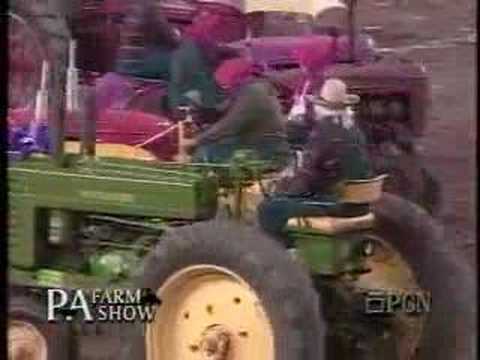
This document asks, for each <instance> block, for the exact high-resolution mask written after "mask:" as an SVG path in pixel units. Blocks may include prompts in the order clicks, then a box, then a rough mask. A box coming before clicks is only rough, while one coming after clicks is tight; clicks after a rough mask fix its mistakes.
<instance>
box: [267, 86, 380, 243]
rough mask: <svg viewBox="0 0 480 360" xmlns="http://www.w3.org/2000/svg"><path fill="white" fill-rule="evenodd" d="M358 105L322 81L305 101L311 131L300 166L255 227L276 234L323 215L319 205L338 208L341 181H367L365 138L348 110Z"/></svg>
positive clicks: (282, 184)
mask: <svg viewBox="0 0 480 360" xmlns="http://www.w3.org/2000/svg"><path fill="white" fill-rule="evenodd" d="M358 100H359V98H358V96H355V95H349V94H347V92H346V85H345V83H343V82H342V81H341V80H338V79H330V80H327V81H326V82H325V84H324V86H323V87H322V90H321V92H320V95H319V96H317V97H313V98H312V97H311V98H310V101H311V102H312V103H313V109H314V111H313V112H314V125H313V129H312V132H311V134H310V138H309V141H308V143H307V144H306V147H305V151H304V159H303V164H301V165H300V166H299V168H298V169H296V171H295V173H294V176H292V177H287V178H285V179H283V180H282V181H281V182H280V184H279V186H278V188H277V193H276V194H274V195H273V196H272V197H271V198H268V199H266V200H265V201H264V202H263V203H262V204H261V205H260V207H259V221H260V224H261V225H262V226H263V227H264V228H265V230H267V231H269V232H271V233H274V234H281V233H282V230H283V228H284V226H285V224H286V223H287V222H288V219H289V218H292V217H302V216H321V215H324V214H325V207H322V206H321V205H319V204H318V203H322V202H323V203H325V204H332V203H335V202H337V201H338V200H339V194H338V187H339V185H340V184H341V183H342V182H343V181H345V180H358V179H366V178H369V177H371V176H372V170H371V166H370V161H369V159H368V154H367V152H366V148H365V145H366V141H365V136H364V135H363V133H362V131H361V130H360V128H359V127H357V126H356V124H355V121H354V119H353V114H352V113H351V111H350V110H349V108H348V106H349V105H353V104H354V103H356V102H358Z"/></svg>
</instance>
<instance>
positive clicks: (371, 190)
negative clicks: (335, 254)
mask: <svg viewBox="0 0 480 360" xmlns="http://www.w3.org/2000/svg"><path fill="white" fill-rule="evenodd" d="M386 177H387V175H380V176H377V177H375V178H371V179H365V180H350V181H347V182H345V183H344V184H343V186H342V188H341V191H340V192H341V195H340V201H339V204H338V205H340V206H345V207H346V208H348V207H349V206H353V207H355V206H365V205H366V206H367V207H368V206H369V205H370V204H372V203H374V202H376V201H378V200H379V199H380V197H381V196H382V188H383V183H384V181H385V179H386ZM374 222H375V216H374V214H373V213H372V212H370V211H368V212H366V213H364V214H360V215H358V216H350V217H344V216H337V215H335V216H330V215H326V216H314V217H302V218H291V219H289V220H288V225H287V226H288V227H289V228H291V229H305V228H307V229H312V230H314V231H315V232H318V233H320V234H323V235H337V234H341V233H346V232H351V231H359V230H366V229H369V228H371V227H373V225H374Z"/></svg>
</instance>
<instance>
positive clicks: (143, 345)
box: [122, 221, 325, 360]
mask: <svg viewBox="0 0 480 360" xmlns="http://www.w3.org/2000/svg"><path fill="white" fill-rule="evenodd" d="M138 285H139V286H141V287H146V288H150V289H153V290H154V291H155V292H156V293H157V296H158V297H160V299H161V301H162V305H161V306H160V307H159V308H158V309H157V313H156V316H155V320H154V321H153V322H152V323H150V324H147V326H146V331H145V332H144V333H143V332H142V328H141V327H138V328H137V329H136V333H135V334H133V337H132V338H131V339H130V340H131V341H132V342H131V344H129V346H128V348H127V349H125V353H123V354H122V355H123V356H125V359H127V358H128V359H144V358H145V356H146V354H148V359H150V360H156V359H171V360H177V359H182V360H188V359H218V360H226V359H236V360H243V359H249V360H250V359H262V360H313V359H316V360H318V359H324V357H323V356H322V355H319V354H322V353H323V351H324V349H323V337H324V336H323V335H324V334H323V331H325V325H324V323H323V321H322V320H321V318H320V315H319V300H318V296H317V294H316V292H315V290H314V289H313V287H312V284H311V279H310V278H309V276H308V273H307V272H306V271H305V270H304V269H303V268H302V267H301V266H300V265H299V264H298V263H296V262H295V261H294V260H293V259H292V258H291V256H290V255H289V254H288V253H287V252H286V251H285V249H284V248H282V247H281V246H280V245H279V244H278V243H276V242H275V241H274V240H272V239H270V238H269V237H267V236H266V235H265V234H263V233H262V232H260V231H258V230H257V229H255V228H253V227H247V226H245V225H243V226H242V225H240V224H237V223H232V222H227V221H225V222H222V221H212V222H206V223H199V224H195V225H192V226H187V227H182V228H177V229H175V230H172V231H169V232H167V233H166V234H165V235H164V236H163V237H162V238H161V240H160V242H159V244H158V246H157V248H156V249H155V250H154V251H153V253H152V254H151V255H150V256H149V257H148V258H147V259H146V262H145V266H144V271H143V274H142V275H141V276H140V279H139V283H138ZM233 351H235V353H234V354H233Z"/></svg>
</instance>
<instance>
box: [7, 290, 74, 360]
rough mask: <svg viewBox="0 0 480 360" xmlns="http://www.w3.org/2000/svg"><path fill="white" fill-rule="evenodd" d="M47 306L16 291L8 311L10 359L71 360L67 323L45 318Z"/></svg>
mask: <svg viewBox="0 0 480 360" xmlns="http://www.w3.org/2000/svg"><path fill="white" fill-rule="evenodd" d="M46 315H47V309H46V308H45V307H44V306H42V304H41V303H40V302H39V301H36V299H34V298H33V297H32V296H29V295H26V294H16V295H13V297H12V298H11V299H10V304H9V311H8V352H9V359H10V360H64V359H73V358H74V355H75V354H74V353H73V351H74V350H75V346H74V341H73V338H72V332H71V329H70V327H69V326H68V324H53V323H48V322H47V320H46Z"/></svg>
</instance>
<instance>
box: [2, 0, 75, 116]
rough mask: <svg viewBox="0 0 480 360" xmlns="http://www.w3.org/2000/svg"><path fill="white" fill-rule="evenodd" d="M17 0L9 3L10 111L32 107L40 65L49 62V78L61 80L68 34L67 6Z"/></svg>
mask: <svg viewBox="0 0 480 360" xmlns="http://www.w3.org/2000/svg"><path fill="white" fill-rule="evenodd" d="M54 3H55V2H52V1H47V0H42V1H29V0H16V1H12V2H11V3H10V13H9V49H10V76H11V80H13V81H15V82H12V81H10V89H9V92H10V94H11V96H10V99H11V100H13V101H11V104H10V107H13V108H19V107H25V106H27V105H32V104H33V101H34V99H35V93H36V91H37V90H38V89H39V87H40V80H41V71H42V61H43V60H47V61H49V62H50V70H51V71H52V76H53V77H55V76H64V75H59V74H64V73H65V69H66V66H67V58H68V44H69V39H70V30H69V27H68V24H67V17H66V15H67V14H66V13H65V11H60V7H62V6H63V7H64V6H66V4H68V2H63V4H62V2H61V1H58V3H59V5H57V6H52V4H54Z"/></svg>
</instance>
